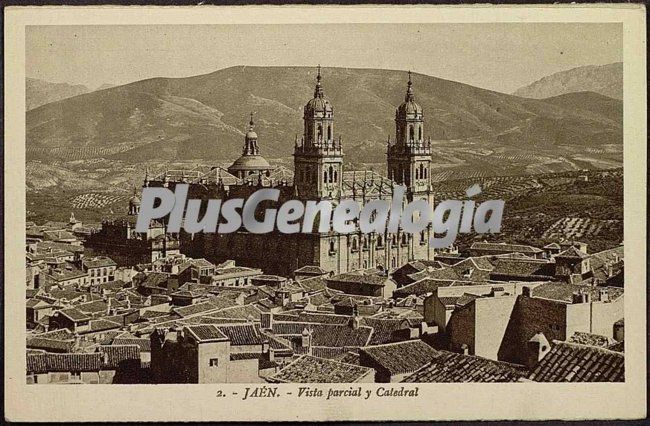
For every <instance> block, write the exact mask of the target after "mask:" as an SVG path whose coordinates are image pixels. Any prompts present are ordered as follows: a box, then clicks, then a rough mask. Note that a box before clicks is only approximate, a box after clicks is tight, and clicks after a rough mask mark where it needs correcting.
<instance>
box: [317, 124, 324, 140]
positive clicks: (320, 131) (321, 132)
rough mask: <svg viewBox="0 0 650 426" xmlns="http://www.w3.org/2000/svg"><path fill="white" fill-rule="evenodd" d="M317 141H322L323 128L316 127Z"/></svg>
mask: <svg viewBox="0 0 650 426" xmlns="http://www.w3.org/2000/svg"><path fill="white" fill-rule="evenodd" d="M318 139H319V140H320V139H323V126H321V125H320V124H319V125H318Z"/></svg>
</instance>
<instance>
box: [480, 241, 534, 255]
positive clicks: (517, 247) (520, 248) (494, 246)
mask: <svg viewBox="0 0 650 426" xmlns="http://www.w3.org/2000/svg"><path fill="white" fill-rule="evenodd" d="M470 250H499V251H504V252H510V253H524V254H534V253H540V252H541V251H542V250H540V249H538V248H537V247H532V246H527V245H523V244H504V243H479V242H476V243H474V244H472V246H471V247H470Z"/></svg>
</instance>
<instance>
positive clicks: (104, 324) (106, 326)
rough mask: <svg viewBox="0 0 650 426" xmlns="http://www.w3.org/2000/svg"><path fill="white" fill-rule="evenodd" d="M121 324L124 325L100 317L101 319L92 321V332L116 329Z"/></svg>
mask: <svg viewBox="0 0 650 426" xmlns="http://www.w3.org/2000/svg"><path fill="white" fill-rule="evenodd" d="M111 318H113V317H111ZM121 326H122V325H121V324H119V323H117V322H115V321H111V320H109V319H104V318H100V319H96V320H92V321H90V332H91V333H95V332H98V331H105V330H114V329H116V328H120V327H121Z"/></svg>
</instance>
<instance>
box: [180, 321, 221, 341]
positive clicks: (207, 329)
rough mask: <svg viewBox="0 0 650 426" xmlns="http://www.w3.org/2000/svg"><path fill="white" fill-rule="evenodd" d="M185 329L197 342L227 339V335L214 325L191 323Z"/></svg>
mask: <svg viewBox="0 0 650 426" xmlns="http://www.w3.org/2000/svg"><path fill="white" fill-rule="evenodd" d="M185 329H186V330H187V331H188V332H189V333H190V334H192V335H193V336H194V337H195V338H196V340H197V341H199V342H207V341H211V340H226V339H228V337H227V336H226V335H225V334H223V333H222V332H221V331H220V330H219V329H218V328H217V327H215V326H214V325H192V326H189V327H185Z"/></svg>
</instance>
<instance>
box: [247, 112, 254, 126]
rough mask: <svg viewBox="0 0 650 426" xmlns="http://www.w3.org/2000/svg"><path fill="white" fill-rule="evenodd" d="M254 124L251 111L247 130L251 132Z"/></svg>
mask: <svg viewBox="0 0 650 426" xmlns="http://www.w3.org/2000/svg"><path fill="white" fill-rule="evenodd" d="M254 127H255V123H254V122H253V111H251V121H249V122H248V130H253V128H254Z"/></svg>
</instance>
